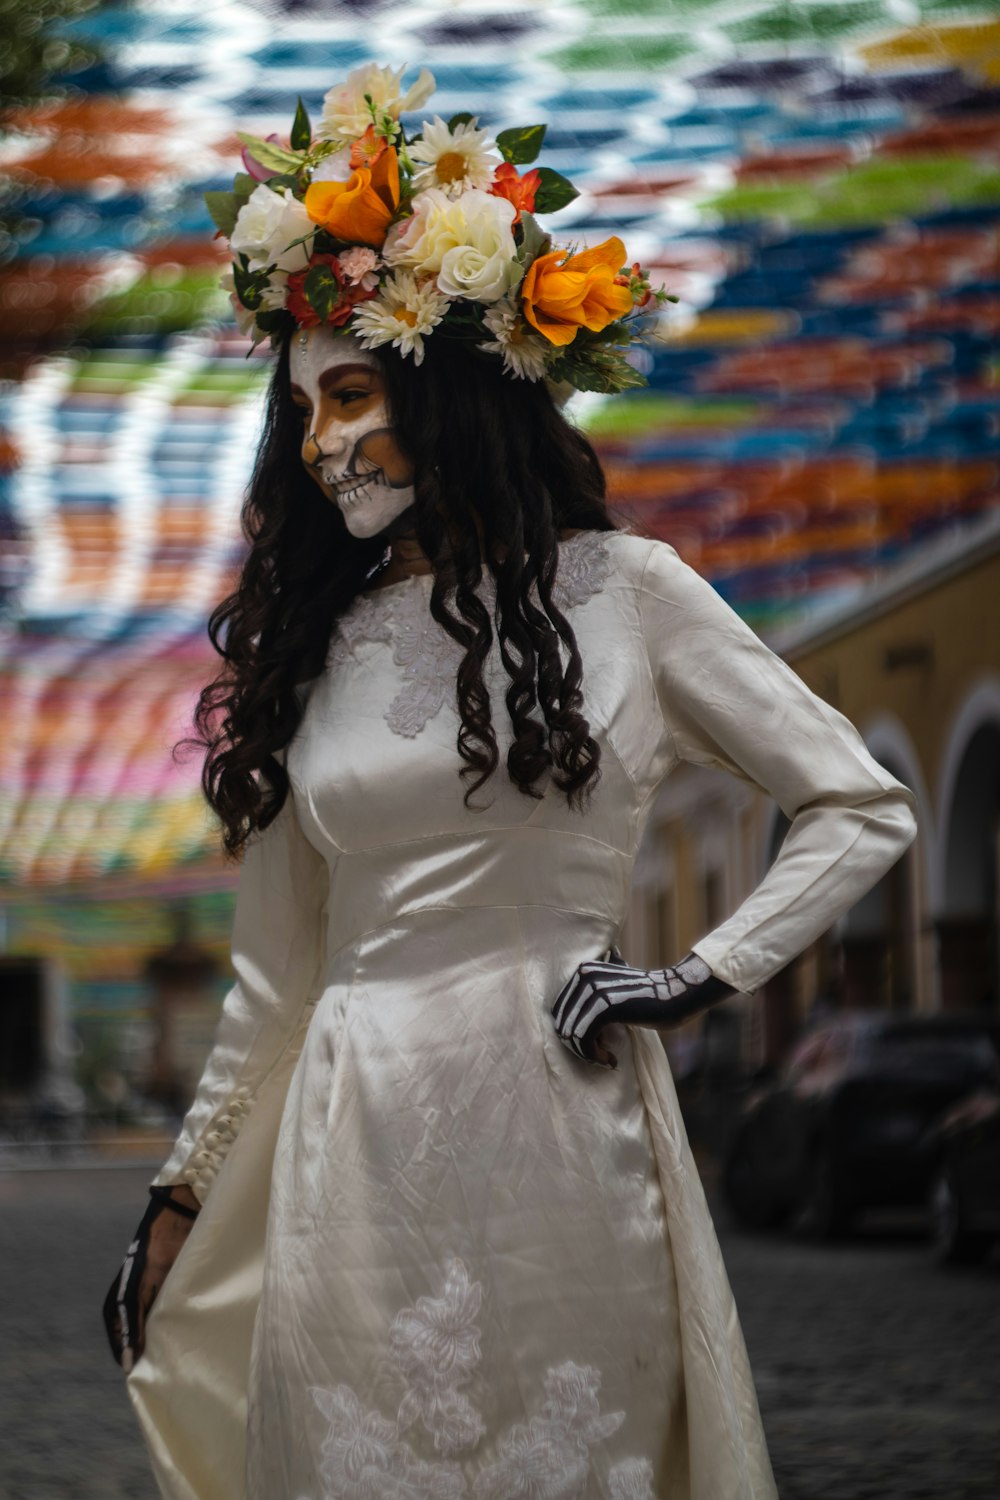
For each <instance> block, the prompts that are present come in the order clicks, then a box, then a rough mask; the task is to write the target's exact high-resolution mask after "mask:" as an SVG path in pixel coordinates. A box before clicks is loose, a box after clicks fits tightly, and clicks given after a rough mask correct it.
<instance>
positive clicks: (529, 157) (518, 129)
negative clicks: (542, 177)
mask: <svg viewBox="0 0 1000 1500" xmlns="http://www.w3.org/2000/svg"><path fill="white" fill-rule="evenodd" d="M546 128H547V127H546V126H545V125H517V126H515V127H514V128H513V129H512V130H501V132H500V134H499V135H498V136H497V145H498V146H499V147H500V152H501V154H502V156H503V159H504V161H509V162H512V163H513V164H514V166H524V165H525V164H526V163H527V162H530V161H534V160H535V157H536V156H537V155H538V153H539V151H541V149H542V142H543V140H544V139H545V131H546Z"/></svg>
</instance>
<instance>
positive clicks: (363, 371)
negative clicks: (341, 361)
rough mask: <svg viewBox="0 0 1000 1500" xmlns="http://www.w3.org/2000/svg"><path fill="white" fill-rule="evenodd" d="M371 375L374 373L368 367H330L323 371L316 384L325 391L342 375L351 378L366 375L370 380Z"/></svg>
mask: <svg viewBox="0 0 1000 1500" xmlns="http://www.w3.org/2000/svg"><path fill="white" fill-rule="evenodd" d="M373 373H374V371H373V370H372V369H371V366H370V365H360V364H359V365H331V367H330V369H329V370H324V371H323V373H322V375H321V376H320V377H319V381H318V384H319V388H320V390H321V391H326V390H329V388H330V386H331V385H333V384H334V383H335V381H337V380H339V379H340V377H341V376H342V375H350V376H351V377H352V378H354V377H357V376H358V375H367V376H368V377H369V379H370V378H371V376H372V375H373Z"/></svg>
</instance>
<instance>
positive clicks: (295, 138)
mask: <svg viewBox="0 0 1000 1500" xmlns="http://www.w3.org/2000/svg"><path fill="white" fill-rule="evenodd" d="M312 135H313V133H312V125H311V123H310V121H309V112H308V110H307V109H306V107H305V105H304V104H303V103H302V96H301V94H300V95H299V102H298V104H297V105H296V106H295V119H294V120H293V121H292V134H291V137H290V139H291V142H292V150H293V151H308V150H309V147H310V146H311V145H312Z"/></svg>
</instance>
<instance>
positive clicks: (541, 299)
mask: <svg viewBox="0 0 1000 1500" xmlns="http://www.w3.org/2000/svg"><path fill="white" fill-rule="evenodd" d="M624 263H625V246H624V245H623V244H622V242H621V240H620V239H618V238H617V237H616V236H614V235H612V237H611V239H609V240H605V241H604V243H603V245H595V246H594V249H593V250H582V251H581V252H580V254H579V255H570V256H568V257H567V256H566V254H565V251H563V250H553V251H551V252H550V253H549V254H548V255H539V256H538V258H537V260H533V261H532V263H531V265H530V266H529V267H528V273H527V275H526V276H525V278H524V280H523V281H522V283H521V305H522V307H523V309H524V316H525V317H526V318H527V320H528V322H529V323H531V324H533V325H534V327H535V328H537V329H538V332H539V333H540V334H541V335H542V336H543V338H547V339H548V341H549V343H550V344H559V345H563V344H571V343H572V342H573V340H574V339H575V338H576V335H577V332H578V330H579V329H580V328H589V329H590V331H591V332H592V333H600V331H601V329H602V328H607V326H608V324H609V323H613V322H614V321H615V319H616V318H621V317H623V316H624V315H625V313H627V312H631V310H632V293H631V292H630V291H629V290H628V288H627V287H624V286H618V285H616V283H615V277H616V276H617V275H618V273H619V271H620V270H621V268H622V266H623V265H624Z"/></svg>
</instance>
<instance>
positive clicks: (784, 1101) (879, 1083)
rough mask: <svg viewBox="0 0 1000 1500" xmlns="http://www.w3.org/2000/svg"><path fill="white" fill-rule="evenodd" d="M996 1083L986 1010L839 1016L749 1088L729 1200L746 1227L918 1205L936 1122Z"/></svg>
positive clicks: (837, 1223) (997, 1034) (830, 1223)
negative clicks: (783, 1065) (770, 1074)
mask: <svg viewBox="0 0 1000 1500" xmlns="http://www.w3.org/2000/svg"><path fill="white" fill-rule="evenodd" d="M998 1082H1000V1026H998V1025H997V1023H994V1022H992V1021H991V1020H990V1019H989V1018H985V1019H984V1018H983V1017H982V1016H976V1015H968V1016H964V1015H962V1016H960V1015H935V1016H915V1015H913V1016H899V1015H886V1014H884V1013H878V1012H849V1013H844V1014H843V1015H840V1016H836V1017H834V1018H832V1019H830V1020H828V1021H826V1022H824V1023H823V1024H822V1025H821V1026H819V1027H817V1028H816V1029H815V1030H814V1031H812V1032H810V1033H808V1034H807V1035H806V1036H805V1037H804V1038H803V1039H802V1040H801V1042H800V1043H799V1045H798V1047H797V1048H796V1049H795V1051H794V1053H793V1054H792V1057H791V1059H790V1061H789V1063H788V1065H787V1067H786V1068H785V1069H784V1070H783V1071H782V1072H781V1073H779V1074H778V1075H777V1077H776V1078H774V1079H772V1080H769V1081H767V1082H765V1083H763V1084H762V1085H761V1086H760V1087H759V1088H755V1089H752V1090H751V1091H750V1093H749V1095H748V1096H747V1098H746V1100H745V1102H744V1108H743V1111H742V1115H741V1118H740V1120H739V1122H738V1124H737V1126H736V1128H735V1130H734V1132H733V1135H732V1138H731V1141H730V1144H729V1148H728V1151H727V1152H726V1156H725V1161H724V1171H723V1183H724V1189H725V1193H726V1197H727V1199H728V1202H729V1204H730V1207H731V1208H732V1210H733V1213H734V1214H735V1216H736V1217H737V1219H738V1220H739V1221H740V1222H741V1223H743V1224H745V1225H747V1226H748V1227H751V1228H757V1229H761V1228H768V1227H773V1226H776V1225H779V1224H782V1223H784V1222H786V1221H787V1220H789V1219H791V1218H793V1216H794V1217H801V1216H803V1215H804V1216H805V1217H806V1218H807V1219H808V1220H809V1222H810V1223H811V1225H812V1227H813V1228H814V1229H816V1231H817V1232H818V1233H820V1234H822V1235H825V1236H832V1235H835V1234H838V1233H841V1232H843V1231H845V1230H846V1229H848V1228H849V1227H850V1225H851V1223H852V1221H853V1219H854V1218H855V1216H856V1215H857V1214H858V1213H859V1212H860V1211H861V1210H862V1209H866V1208H873V1207H882V1206H889V1205H893V1206H896V1205H919V1204H922V1203H924V1202H926V1199H927V1194H928V1189H929V1186H930V1181H931V1176H932V1173H933V1171H934V1168H935V1166H936V1164H937V1162H938V1161H939V1150H940V1148H939V1147H938V1146H937V1145H936V1144H935V1143H934V1142H933V1141H932V1139H931V1136H930V1133H929V1127H930V1126H931V1124H932V1122H934V1121H935V1120H937V1119H938V1117H939V1116H941V1114H942V1112H943V1111H944V1110H946V1109H947V1108H948V1107H949V1106H950V1105H952V1104H954V1103H955V1102H956V1101H957V1100H959V1099H961V1098H962V1097H963V1096H964V1095H966V1094H968V1093H969V1091H970V1090H973V1089H977V1088H983V1087H992V1086H994V1085H995V1084H997V1083H998Z"/></svg>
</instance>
